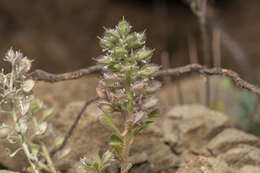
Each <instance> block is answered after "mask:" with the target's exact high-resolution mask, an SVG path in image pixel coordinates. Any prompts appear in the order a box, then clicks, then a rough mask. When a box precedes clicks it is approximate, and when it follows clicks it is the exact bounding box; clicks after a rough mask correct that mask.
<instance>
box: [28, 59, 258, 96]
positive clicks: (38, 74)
mask: <svg viewBox="0 0 260 173" xmlns="http://www.w3.org/2000/svg"><path fill="white" fill-rule="evenodd" d="M99 71H101V67H100V66H91V67H89V68H87V69H80V70H78V71H75V72H68V73H63V74H52V73H48V72H45V71H42V70H36V71H34V72H32V73H31V74H29V75H28V77H31V78H32V79H33V80H38V81H39V80H40V81H45V82H59V81H64V80H73V79H79V78H81V77H84V76H86V75H89V74H91V73H96V72H99ZM190 72H198V73H201V74H205V75H220V76H227V77H230V78H231V79H232V80H233V82H234V84H235V85H236V86H237V87H239V88H245V89H248V90H249V91H251V92H253V93H255V94H257V95H258V96H260V88H258V87H257V86H255V85H253V84H251V83H249V82H247V81H245V80H243V79H242V78H240V77H239V75H238V74H237V73H236V72H234V71H232V70H229V69H224V68H207V67H205V66H202V65H199V64H189V65H186V66H182V67H177V68H172V69H167V70H161V71H159V72H158V73H156V74H155V75H154V76H155V77H156V76H163V75H174V76H180V75H182V74H185V73H190ZM76 74H77V75H76Z"/></svg>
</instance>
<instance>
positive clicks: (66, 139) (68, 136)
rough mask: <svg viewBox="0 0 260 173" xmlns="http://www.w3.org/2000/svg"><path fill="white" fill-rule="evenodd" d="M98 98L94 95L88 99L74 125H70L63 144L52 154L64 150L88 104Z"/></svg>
mask: <svg viewBox="0 0 260 173" xmlns="http://www.w3.org/2000/svg"><path fill="white" fill-rule="evenodd" d="M96 100H98V97H93V98H91V99H89V100H88V101H86V102H85V104H84V105H83V107H82V108H81V110H80V112H79V113H78V115H77V117H76V119H75V120H74V122H73V124H72V126H71V127H70V129H69V131H68V132H67V134H66V135H65V137H64V140H63V142H62V144H61V145H60V146H59V147H58V148H54V149H53V150H52V151H51V152H50V156H51V157H53V156H54V155H55V153H57V152H58V151H60V150H62V149H63V148H64V147H65V145H66V143H67V141H68V139H69V138H70V137H71V135H72V133H73V131H74V129H75V128H76V126H77V125H78V122H79V120H80V118H81V116H82V115H83V113H84V112H85V110H86V108H87V107H88V105H90V104H91V103H92V102H94V101H96Z"/></svg>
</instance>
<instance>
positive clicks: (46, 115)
mask: <svg viewBox="0 0 260 173" xmlns="http://www.w3.org/2000/svg"><path fill="white" fill-rule="evenodd" d="M53 113H54V109H53V108H50V109H47V110H45V111H44V112H43V114H42V117H41V119H40V122H43V121H45V120H46V119H48V118H49V117H50V116H51V115H53Z"/></svg>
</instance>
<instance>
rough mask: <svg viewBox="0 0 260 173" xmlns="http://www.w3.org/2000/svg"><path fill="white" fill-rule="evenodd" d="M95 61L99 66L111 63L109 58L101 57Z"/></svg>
mask: <svg viewBox="0 0 260 173" xmlns="http://www.w3.org/2000/svg"><path fill="white" fill-rule="evenodd" d="M96 61H97V62H98V63H100V64H110V63H111V62H112V61H113V59H112V58H111V57H109V56H101V57H99V58H97V59H96Z"/></svg>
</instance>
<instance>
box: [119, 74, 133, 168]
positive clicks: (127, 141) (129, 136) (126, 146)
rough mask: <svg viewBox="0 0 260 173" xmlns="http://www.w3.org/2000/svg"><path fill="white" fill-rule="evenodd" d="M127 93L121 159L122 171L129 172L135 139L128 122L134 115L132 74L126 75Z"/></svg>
mask: <svg viewBox="0 0 260 173" xmlns="http://www.w3.org/2000/svg"><path fill="white" fill-rule="evenodd" d="M126 93H127V98H128V105H127V115H126V119H125V122H124V124H125V129H124V132H126V133H125V135H124V136H123V151H122V161H121V173H127V172H128V170H129V169H130V168H129V163H128V162H129V161H128V157H129V152H130V148H131V145H132V143H133V142H132V141H133V132H132V129H131V123H130V122H128V120H129V119H130V117H131V116H132V104H133V93H132V91H131V74H129V73H128V74H127V75H126Z"/></svg>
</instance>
